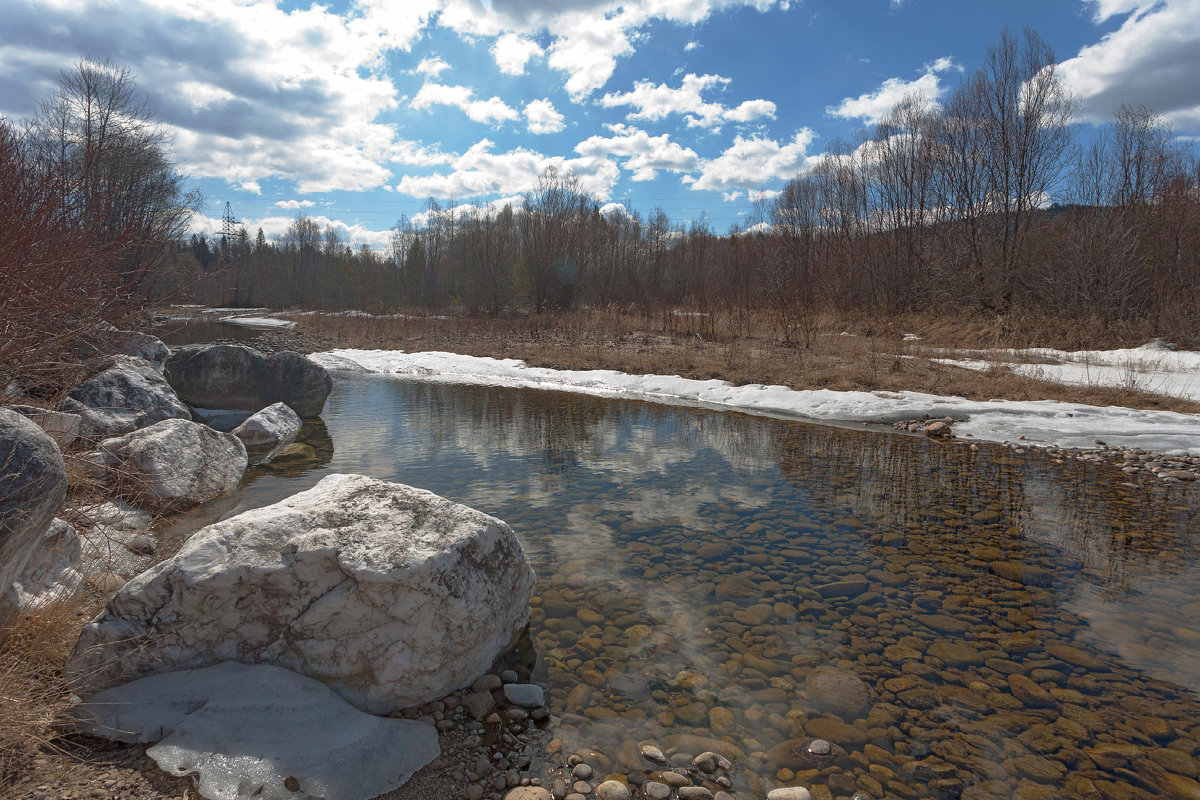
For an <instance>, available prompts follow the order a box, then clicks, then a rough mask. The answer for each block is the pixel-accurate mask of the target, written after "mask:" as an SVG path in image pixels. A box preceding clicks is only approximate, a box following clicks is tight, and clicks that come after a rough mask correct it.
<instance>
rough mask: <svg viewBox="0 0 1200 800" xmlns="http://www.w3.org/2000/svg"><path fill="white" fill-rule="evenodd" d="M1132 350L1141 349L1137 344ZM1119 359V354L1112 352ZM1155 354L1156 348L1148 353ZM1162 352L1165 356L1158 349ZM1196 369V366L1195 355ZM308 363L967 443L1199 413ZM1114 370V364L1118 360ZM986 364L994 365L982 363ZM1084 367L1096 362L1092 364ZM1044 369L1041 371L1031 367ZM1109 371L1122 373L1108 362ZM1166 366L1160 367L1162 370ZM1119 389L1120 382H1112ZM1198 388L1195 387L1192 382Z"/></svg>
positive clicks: (372, 361) (1118, 427)
mask: <svg viewBox="0 0 1200 800" xmlns="http://www.w3.org/2000/svg"><path fill="white" fill-rule="evenodd" d="M1139 349H1140V348H1139ZM1113 352H1117V353H1120V352H1122V351H1113ZM1155 352H1157V353H1158V355H1162V354H1163V353H1162V351H1155ZM1166 352H1167V354H1169V355H1183V354H1173V353H1170V351H1166ZM1191 355H1195V356H1196V360H1195V364H1196V365H1197V367H1196V368H1197V369H1200V354H1191ZM311 358H312V359H313V360H314V361H317V362H318V363H319V364H321V365H322V366H324V367H325V368H327V369H331V370H351V371H357V372H366V373H375V374H380V375H395V376H402V377H407V378H415V379H420V380H428V381H440V382H446V383H465V384H482V385H494V386H511V387H519V388H531V389H552V390H557V391H566V392H579V393H583V394H591V395H596V396H601V397H624V398H629V399H637V400H648V401H651V402H660V403H671V404H683V405H695V406H700V407H705V408H714V409H721V410H729V411H741V412H745V413H750V414H765V415H771V416H786V417H794V418H798V419H804V420H810V421H815V422H828V423H847V422H859V423H862V422H867V423H889V422H894V421H897V420H904V419H913V418H918V417H921V416H923V415H928V416H930V417H953V418H954V419H955V420H958V421H957V422H956V424H955V425H954V432H955V434H956V435H957V436H958V437H960V438H965V439H973V440H975V441H987V442H1006V441H1015V440H1017V439H1020V438H1022V437H1023V438H1024V440H1025V441H1026V442H1027V443H1028V444H1032V445H1046V446H1058V447H1077V448H1093V447H1097V446H1098V444H1097V440H1100V441H1102V442H1104V443H1107V444H1108V445H1113V446H1123V447H1137V448H1143V449H1146V450H1153V451H1158V452H1188V453H1200V416H1197V415H1192V414H1181V413H1176V412H1171V411H1144V410H1138V409H1131V408H1123V407H1118V406H1110V407H1100V406H1089V405H1083V404H1079V403H1063V402H1057V401H1052V400H1038V401H1016V400H987V401H973V400H966V399H964V398H961V397H947V396H940V395H933V394H924V393H920V392H838V391H832V390H828V389H812V390H801V391H798V390H794V389H790V388H788V387H786V386H767V385H762V384H752V385H747V386H733V385H732V384H730V383H728V382H726V381H718V380H706V381H701V380H692V379H688V378H681V377H679V376H675V375H629V374H626V373H622V372H615V371H613V370H557V369H547V368H542V367H530V366H527V365H526V364H525V362H523V361H519V360H517V359H494V358H480V357H475V356H463V355H457V354H454V353H438V352H429V353H405V352H402V351H397V350H332V351H329V352H325V353H315V354H313V355H312V356H311ZM1115 358H1116V359H1117V360H1115V361H1114V363H1115V364H1117V365H1121V364H1123V363H1126V362H1122V361H1120V360H1119V359H1120V358H1121V357H1120V356H1117V357H1115ZM988 363H989V364H990V363H993V362H988ZM1092 363H1095V361H1093V362H1092ZM1038 366H1042V365H1038ZM1114 369H1115V370H1118V371H1119V370H1121V369H1124V367H1122V366H1115V367H1114ZM1167 372H1169V370H1163V373H1164V374H1166V373H1167ZM1116 385H1121V384H1119V383H1118V384H1116ZM1197 385H1198V386H1200V383H1198V384H1197Z"/></svg>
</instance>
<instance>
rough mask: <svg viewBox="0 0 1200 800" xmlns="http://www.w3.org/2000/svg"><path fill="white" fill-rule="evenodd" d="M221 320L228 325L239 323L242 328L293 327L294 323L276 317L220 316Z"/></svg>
mask: <svg viewBox="0 0 1200 800" xmlns="http://www.w3.org/2000/svg"><path fill="white" fill-rule="evenodd" d="M221 322H228V323H229V324H230V325H241V326H242V327H243V328H294V327H296V323H295V322H292V321H291V320H286V319H276V318H275V317H239V316H232V317H221Z"/></svg>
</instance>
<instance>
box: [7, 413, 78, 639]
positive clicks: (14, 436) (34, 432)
mask: <svg viewBox="0 0 1200 800" xmlns="http://www.w3.org/2000/svg"><path fill="white" fill-rule="evenodd" d="M66 496H67V472H66V467H65V465H64V464H63V458H62V453H60V452H59V449H58V445H56V444H55V443H54V440H53V439H51V438H50V437H49V436H48V435H47V434H46V433H45V432H44V431H43V430H42V429H41V428H39V427H38V426H37V425H35V424H33V423H32V422H30V421H29V420H27V419H26V418H25V417H23V416H21V415H20V414H18V413H17V412H15V411H10V410H9V409H7V408H0V621H3V618H5V617H7V616H9V615H10V614H12V613H14V612H15V611H16V610H17V609H16V608H15V607H14V606H13V605H11V600H10V599H11V597H12V596H13V595H11V594H10V590H11V587H12V585H13V581H15V580H17V579H18V578H20V577H21V576H23V575H24V574H25V569H26V567H27V566H28V565H29V562H30V561H31V560H36V558H37V557H38V554H39V553H40V552H41V549H42V547H43V546H44V544H45V541H44V538H43V535H44V534H45V533H46V530H47V528H49V526H50V522H51V520H53V519H54V515H55V514H56V513H57V512H58V509H59V507H60V506H61V505H62V504H63V500H65V499H66Z"/></svg>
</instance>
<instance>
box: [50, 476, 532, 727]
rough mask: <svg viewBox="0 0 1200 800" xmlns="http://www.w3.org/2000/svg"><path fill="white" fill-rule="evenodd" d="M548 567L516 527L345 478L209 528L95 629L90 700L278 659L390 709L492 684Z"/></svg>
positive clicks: (88, 638) (122, 596) (84, 657)
mask: <svg viewBox="0 0 1200 800" xmlns="http://www.w3.org/2000/svg"><path fill="white" fill-rule="evenodd" d="M533 577H534V576H533V569H532V568H531V567H530V565H529V561H528V559H527V558H526V557H525V553H524V551H523V550H522V549H521V544H520V542H519V541H518V540H517V538H516V536H515V535H514V534H513V532H512V530H511V529H510V528H509V527H508V526H507V525H506V524H504V523H503V522H501V521H500V520H498V519H495V518H494V517H490V516H487V515H486V514H483V513H481V512H479V511H476V510H474V509H472V508H468V507H467V506H463V505H459V504H457V503H453V502H451V501H449V500H447V499H445V498H443V497H438V496H437V495H435V494H432V493H430V492H426V491H423V490H421V489H414V488H412V487H410V486H403V485H400V484H395V483H387V482H385V481H380V480H375V479H373V478H367V477H364V476H362V475H329V476H327V477H326V478H324V479H323V480H322V481H321V482H320V483H318V484H317V485H316V486H314V487H313V488H312V489H309V490H308V491H306V492H301V493H300V494H297V495H294V496H293V497H290V498H288V499H287V500H284V501H282V502H280V503H276V504H275V505H273V506H268V507H266V508H261V509H256V510H253V511H247V512H245V513H243V514H239V515H238V516H236V517H232V518H230V519H227V520H223V521H221V522H218V523H216V524H214V525H210V526H208V527H207V528H204V529H202V530H201V531H199V532H198V533H196V534H195V535H193V536H192V538H191V539H189V540H188V541H187V543H186V544H185V545H184V546H183V548H182V549H181V550H180V551H179V553H178V554H176V555H175V556H174V557H173V558H170V559H168V560H166V561H164V562H162V563H160V564H158V565H156V566H155V567H153V568H151V569H150V570H148V571H146V572H144V573H142V574H141V575H139V576H138V577H136V578H134V579H133V580H132V581H130V582H129V584H128V585H126V586H125V588H124V589H122V590H121V591H120V592H119V593H118V594H117V595H116V596H115V597H114V598H113V599H112V600H110V601H109V603H108V606H107V607H106V608H105V610H104V612H103V613H102V614H101V615H100V616H99V617H97V618H96V619H95V620H93V621H92V622H91V623H90V624H89V625H88V626H87V627H86V628H85V629H84V631H83V634H82V635H81V636H80V638H79V642H78V643H77V644H76V646H75V650H74V652H73V653H72V655H71V658H70V661H69V664H68V672H69V674H70V678H71V680H72V681H73V683H74V686H75V688H76V691H77V692H78V693H79V694H80V695H81V696H83V697H87V696H88V695H90V694H93V693H95V692H97V691H99V690H101V689H105V688H107V687H109V686H113V685H115V684H118V683H121V682H124V681H129V680H134V679H136V678H140V677H143V676H145V675H149V674H153V673H156V672H162V671H165V670H176V669H185V668H192V667H201V666H208V665H211V664H216V663H219V662H221V661H239V662H241V663H246V664H274V665H276V666H281V667H286V668H288V669H291V670H294V671H296V672H299V673H301V674H304V675H308V676H310V677H312V678H316V679H317V680H319V681H321V682H322V683H324V684H326V685H327V686H329V687H330V688H331V689H333V690H334V691H335V692H337V693H338V694H340V695H341V696H342V697H344V698H345V699H346V700H348V701H349V702H350V703H352V704H353V705H355V706H357V707H358V708H360V709H363V710H364V711H368V712H370V713H375V714H382V713H387V712H390V711H394V710H396V709H400V708H404V707H407V706H413V705H418V704H420V703H424V702H427V701H430V700H433V699H436V698H440V697H442V696H444V695H446V694H447V693H448V692H451V691H453V690H454V689H457V688H458V687H460V686H464V685H466V684H469V683H471V682H472V681H473V680H474V679H475V678H477V677H479V676H480V675H482V674H483V673H484V672H485V671H486V670H487V668H488V667H489V666H490V665H491V663H492V661H493V660H494V659H495V657H496V656H497V655H498V654H499V653H500V652H502V651H503V650H504V649H505V648H506V647H508V646H509V644H510V643H511V641H512V638H513V635H514V634H515V633H516V632H517V631H519V630H520V629H521V628H522V627H523V626H524V625H525V623H526V621H527V620H528V617H529V596H530V593H531V592H532V589H533Z"/></svg>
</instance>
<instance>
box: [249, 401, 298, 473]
mask: <svg viewBox="0 0 1200 800" xmlns="http://www.w3.org/2000/svg"><path fill="white" fill-rule="evenodd" d="M302 424H303V423H302V422H301V421H300V416H299V415H298V414H297V413H296V412H295V411H292V409H290V408H288V407H287V405H285V404H284V403H274V404H272V405H269V406H267V407H266V408H264V409H263V410H262V411H259V412H258V413H257V414H253V415H252V416H250V417H249V418H248V419H247V420H246V421H245V422H243V423H242V424H241V425H239V426H237V427H236V428H234V429H233V435H234V436H236V437H238V438H239V439H241V440H242V444H244V445H246V450H247V452H249V453H251V454H252V456H253V457H252V459H251V463H255V464H264V463H266V462H268V461H270V460H271V457H272V456H274V455H275V453H277V452H278V451H280V450H282V449H283V448H284V447H287V446H288V445H289V444H291V443H292V440H294V439H295V438H296V434H297V433H299V432H300V426H301V425H302Z"/></svg>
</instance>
